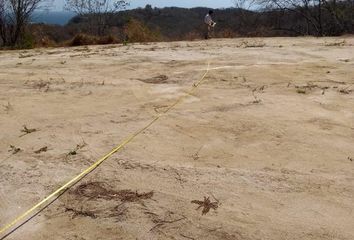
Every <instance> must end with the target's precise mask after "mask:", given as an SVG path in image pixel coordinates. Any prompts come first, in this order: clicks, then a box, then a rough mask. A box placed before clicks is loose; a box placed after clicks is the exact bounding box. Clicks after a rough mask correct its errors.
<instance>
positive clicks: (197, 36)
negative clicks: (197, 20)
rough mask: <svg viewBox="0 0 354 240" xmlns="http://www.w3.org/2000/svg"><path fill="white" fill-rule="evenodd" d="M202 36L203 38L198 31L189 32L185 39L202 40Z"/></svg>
mask: <svg viewBox="0 0 354 240" xmlns="http://www.w3.org/2000/svg"><path fill="white" fill-rule="evenodd" d="M201 38H202V35H201V34H200V33H199V32H197V31H192V32H189V33H187V34H186V36H185V37H184V39H187V40H188V41H194V40H200V39H201Z"/></svg>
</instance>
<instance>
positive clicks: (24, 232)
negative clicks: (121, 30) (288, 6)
mask: <svg viewBox="0 0 354 240" xmlns="http://www.w3.org/2000/svg"><path fill="white" fill-rule="evenodd" d="M353 46H354V38H351V37H345V38H323V39H315V38H275V39H233V40H211V41H208V42H178V43H156V44H155V43H154V44H145V45H138V44H136V45H129V46H120V45H115V46H92V47H91V46H90V47H79V48H58V49H35V50H31V51H12V52H6V51H5V52H0V107H1V108H0V131H1V135H0V225H1V226H3V225H4V224H6V223H7V222H9V221H10V220H12V219H13V218H15V217H16V216H17V215H19V214H20V213H22V212H24V211H25V210H27V209H28V208H29V207H31V206H32V205H34V204H35V203H37V202H38V201H39V200H41V199H43V198H44V197H45V196H47V195H48V194H50V193H51V192H52V191H53V190H55V189H57V188H58V187H59V186H61V184H63V183H65V182H66V181H68V180H69V179H71V178H72V177H74V176H75V175H77V174H78V173H80V172H81V171H82V170H83V169H85V168H86V167H88V166H89V165H90V164H92V163H93V162H95V161H96V160H97V159H98V158H100V157H101V156H103V155H104V154H106V153H107V152H109V151H110V150H111V149H112V148H113V147H114V146H116V145H117V144H118V143H119V142H121V141H122V140H123V139H124V138H125V137H127V136H128V135H129V134H131V133H133V132H134V131H136V130H139V129H140V128H142V127H143V126H145V125H146V124H147V123H148V122H149V121H151V119H152V118H153V117H154V116H155V115H156V114H158V113H159V112H162V111H164V109H166V107H168V106H169V105H170V104H172V103H173V102H174V101H175V100H176V99H177V98H179V97H180V96H183V95H185V94H186V90H187V89H188V88H189V87H190V86H191V85H192V84H193V83H194V82H195V81H198V79H200V77H201V76H202V75H203V74H204V72H205V70H206V68H207V62H208V61H210V68H211V71H210V73H209V75H208V76H207V77H206V79H205V82H204V83H203V84H202V85H201V86H199V88H198V90H197V91H196V92H195V93H194V94H192V95H190V96H188V97H187V98H185V100H184V101H183V102H181V103H180V104H179V105H177V106H176V107H175V108H174V109H173V110H172V111H171V112H169V113H168V114H167V115H165V116H163V117H162V118H161V119H160V120H159V121H158V122H156V123H155V124H154V125H153V126H152V127H150V128H149V129H148V130H146V131H144V132H143V134H141V135H140V136H138V137H137V138H136V139H135V140H134V141H133V142H131V143H130V144H129V145H127V146H126V147H125V148H124V149H123V150H122V151H121V152H119V153H117V154H115V155H114V156H113V157H111V158H110V159H109V160H107V161H106V162H105V163H104V164H102V165H101V166H100V167H99V168H98V169H96V170H95V171H94V172H93V173H91V174H90V175H88V176H87V177H86V178H84V179H83V180H82V181H81V182H79V183H78V184H76V185H75V186H74V187H73V188H72V189H70V190H69V191H67V192H66V193H64V194H63V195H62V196H61V197H60V198H59V199H57V200H56V201H55V202H54V203H53V204H51V205H50V206H49V207H48V208H46V209H45V210H44V211H42V212H41V213H40V214H39V215H38V216H36V217H35V218H33V219H32V220H31V221H29V222H28V223H27V224H25V225H24V226H22V227H21V228H19V229H18V230H17V231H16V232H14V233H13V234H12V235H10V236H8V237H7V238H6V239H36V240H44V239H58V240H59V239H60V240H61V239H66V240H76V239H77V240H88V239H102V240H103V239H104V240H110V239H112V240H113V239H114V240H117V239H122V240H123V239H124V240H130V239H181V240H183V239H200V240H209V239H240V240H241V239H250V240H251V239H252V240H256V239H272V240H273V239H274V240H284V239H288V240H292V239H311V240H326V239H341V240H352V239H354V227H353V226H354V201H353V198H354V47H353ZM24 125H25V126H26V127H27V130H28V131H29V132H31V131H30V130H32V129H36V130H37V131H35V132H31V133H29V134H26V135H24V134H25V132H21V130H24V127H23V126H24ZM11 145H12V146H13V148H11V147H10V146H11ZM38 150H42V151H38ZM204 197H206V198H209V201H210V203H208V201H207V200H206V201H204ZM196 200H197V201H196ZM192 201H193V202H192ZM199 205H201V207H200V208H199V209H197V208H198V206H199ZM209 208H210V209H209ZM203 210H204V211H205V212H207V211H208V210H209V212H207V213H206V214H204V215H202V213H203ZM205 212H204V213H205ZM0 237H1V236H0Z"/></svg>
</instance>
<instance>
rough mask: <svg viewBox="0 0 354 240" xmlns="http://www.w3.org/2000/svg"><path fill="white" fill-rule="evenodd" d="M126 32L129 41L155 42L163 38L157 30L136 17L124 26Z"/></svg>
mask: <svg viewBox="0 0 354 240" xmlns="http://www.w3.org/2000/svg"><path fill="white" fill-rule="evenodd" d="M124 34H125V36H126V40H127V41H129V42H155V41H159V40H161V37H160V34H159V33H158V32H157V31H153V30H151V29H150V28H148V27H147V26H146V25H145V24H143V23H142V22H140V21H138V20H136V19H132V20H130V21H129V23H128V24H127V25H126V26H125V27H124Z"/></svg>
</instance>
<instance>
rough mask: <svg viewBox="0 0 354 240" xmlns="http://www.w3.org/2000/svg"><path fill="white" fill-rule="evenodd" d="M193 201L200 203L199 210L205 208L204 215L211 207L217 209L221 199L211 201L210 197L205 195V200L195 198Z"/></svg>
mask: <svg viewBox="0 0 354 240" xmlns="http://www.w3.org/2000/svg"><path fill="white" fill-rule="evenodd" d="M192 203H194V204H197V205H199V207H198V208H197V210H199V209H200V208H203V210H202V215H206V214H207V213H208V212H209V211H210V209H214V210H216V209H218V207H219V201H216V202H212V201H210V197H204V201H198V200H193V201H192Z"/></svg>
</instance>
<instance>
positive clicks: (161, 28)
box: [0, 0, 354, 47]
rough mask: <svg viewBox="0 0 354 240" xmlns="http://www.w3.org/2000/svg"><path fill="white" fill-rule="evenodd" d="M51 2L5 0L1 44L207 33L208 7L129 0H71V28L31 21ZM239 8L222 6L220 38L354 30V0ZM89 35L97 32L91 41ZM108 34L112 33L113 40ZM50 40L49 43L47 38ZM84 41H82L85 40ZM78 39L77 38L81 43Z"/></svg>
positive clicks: (246, 1)
mask: <svg viewBox="0 0 354 240" xmlns="http://www.w3.org/2000/svg"><path fill="white" fill-rule="evenodd" d="M48 1H50V0H0V46H10V47H16V46H23V45H24V46H26V45H31V43H32V42H40V41H42V42H51V43H53V44H58V43H60V42H65V41H69V40H70V39H73V38H75V37H77V36H78V35H79V36H80V38H79V39H76V40H80V41H81V40H85V39H83V36H86V40H85V41H84V42H87V44H89V43H90V39H91V40H92V39H94V40H95V42H102V41H100V38H101V37H105V39H107V40H109V42H124V41H159V40H161V41H168V40H192V39H198V38H201V37H202V36H203V35H204V31H205V25H204V23H203V18H204V16H205V14H206V13H207V12H208V10H209V9H208V8H193V9H184V8H173V7H171V8H162V9H159V8H153V7H152V6H151V5H147V6H146V7H145V8H138V9H133V10H125V8H126V7H127V6H128V4H129V2H128V1H125V0H65V9H66V10H70V11H73V12H75V13H76V16H75V17H74V18H73V19H71V20H70V22H69V23H68V24H67V25H66V26H49V25H43V24H33V23H31V16H32V14H33V13H34V12H35V11H36V10H38V9H41V8H44V7H46V6H47V5H48V3H49V2H48ZM234 2H235V4H234V7H233V8H227V9H216V10H215V11H214V12H215V20H216V21H217V22H218V25H217V28H216V29H215V37H238V36H303V35H312V36H318V37H321V36H337V35H342V34H353V33H354V0H235V1H234ZM88 36H91V38H90V39H88ZM107 36H110V37H109V38H107ZM44 40H45V41H44ZM80 41H79V42H78V44H80ZM76 42H77V41H76Z"/></svg>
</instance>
